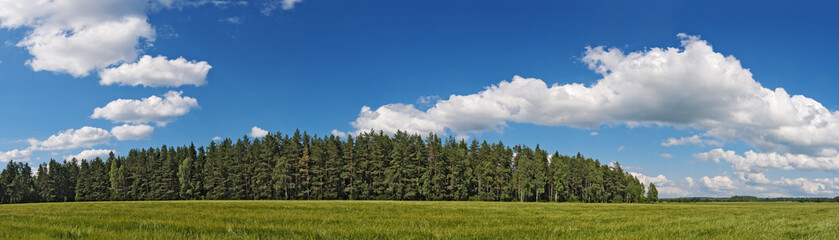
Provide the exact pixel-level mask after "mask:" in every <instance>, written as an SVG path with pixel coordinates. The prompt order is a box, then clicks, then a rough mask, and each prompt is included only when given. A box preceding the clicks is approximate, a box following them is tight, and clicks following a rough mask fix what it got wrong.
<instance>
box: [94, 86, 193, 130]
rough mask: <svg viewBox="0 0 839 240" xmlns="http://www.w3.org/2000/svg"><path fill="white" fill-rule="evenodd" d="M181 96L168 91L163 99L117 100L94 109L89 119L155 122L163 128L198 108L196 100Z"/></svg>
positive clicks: (137, 122)
mask: <svg viewBox="0 0 839 240" xmlns="http://www.w3.org/2000/svg"><path fill="white" fill-rule="evenodd" d="M181 94H183V92H176V91H169V92H168V93H166V94H164V95H163V98H161V97H158V96H155V95H152V96H151V97H148V98H143V99H141V100H134V99H117V100H114V101H112V102H110V103H108V104H107V105H105V106H104V107H101V108H96V109H94V110H93V115H91V116H90V117H91V118H94V119H96V118H104V119H108V120H111V121H113V122H124V123H134V124H140V123H148V122H155V123H157V125H158V126H165V125H166V124H167V123H169V122H171V121H174V120H175V119H176V118H177V117H179V116H182V115H184V114H187V113H188V112H189V111H190V110H192V109H193V108H196V107H198V100H195V98H191V97H182V96H181Z"/></svg>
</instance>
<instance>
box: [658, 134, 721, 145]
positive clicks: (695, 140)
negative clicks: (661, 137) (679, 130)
mask: <svg viewBox="0 0 839 240" xmlns="http://www.w3.org/2000/svg"><path fill="white" fill-rule="evenodd" d="M685 144H695V145H700V146H715V147H721V146H722V143H721V142H719V141H716V140H711V139H702V138H701V137H699V135H693V136H690V137H681V138H668V139H667V140H665V141H664V142H661V146H665V147H671V146H680V145H685Z"/></svg>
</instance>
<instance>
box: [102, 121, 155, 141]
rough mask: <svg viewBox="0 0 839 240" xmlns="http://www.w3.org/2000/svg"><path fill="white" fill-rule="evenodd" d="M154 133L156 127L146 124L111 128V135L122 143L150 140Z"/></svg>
mask: <svg viewBox="0 0 839 240" xmlns="http://www.w3.org/2000/svg"><path fill="white" fill-rule="evenodd" d="M153 132H154V127H152V126H149V125H145V124H140V125H129V124H123V125H122V126H116V127H114V128H111V134H112V135H114V137H116V138H117V140H120V141H124V140H141V139H148V138H149V136H151V134H152V133H153Z"/></svg>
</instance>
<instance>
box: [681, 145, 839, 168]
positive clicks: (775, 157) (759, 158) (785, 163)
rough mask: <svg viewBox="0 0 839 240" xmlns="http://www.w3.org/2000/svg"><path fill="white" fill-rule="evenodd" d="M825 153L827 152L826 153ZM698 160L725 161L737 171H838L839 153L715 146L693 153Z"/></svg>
mask: <svg viewBox="0 0 839 240" xmlns="http://www.w3.org/2000/svg"><path fill="white" fill-rule="evenodd" d="M826 154H827V153H826ZM694 157H695V158H697V159H700V160H711V161H714V162H720V161H721V160H722V161H726V162H729V163H731V164H732V167H733V168H734V169H735V170H738V171H744V172H765V171H767V170H768V169H770V168H774V169H781V170H824V171H832V172H839V154H837V153H833V155H831V156H824V157H820V156H808V155H805V154H790V153H786V154H780V153H757V152H754V151H747V152H745V153H744V154H743V155H739V154H737V153H736V152H734V151H730V150H729V151H725V150H723V149H720V148H717V149H712V150H710V151H708V152H704V153H697V154H694Z"/></svg>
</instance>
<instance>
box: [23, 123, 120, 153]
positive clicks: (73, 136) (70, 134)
mask: <svg viewBox="0 0 839 240" xmlns="http://www.w3.org/2000/svg"><path fill="white" fill-rule="evenodd" d="M110 138H111V133H110V132H108V130H105V129H101V128H95V127H88V126H85V127H82V128H79V129H67V130H64V131H60V132H58V134H55V135H52V136H50V137H49V138H47V139H46V140H43V141H40V140H37V139H29V140H28V141H29V144H30V145H31V146H30V149H32V150H65V149H74V148H83V147H84V148H89V147H93V146H95V145H99V144H107V143H108V142H109V140H110Z"/></svg>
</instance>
